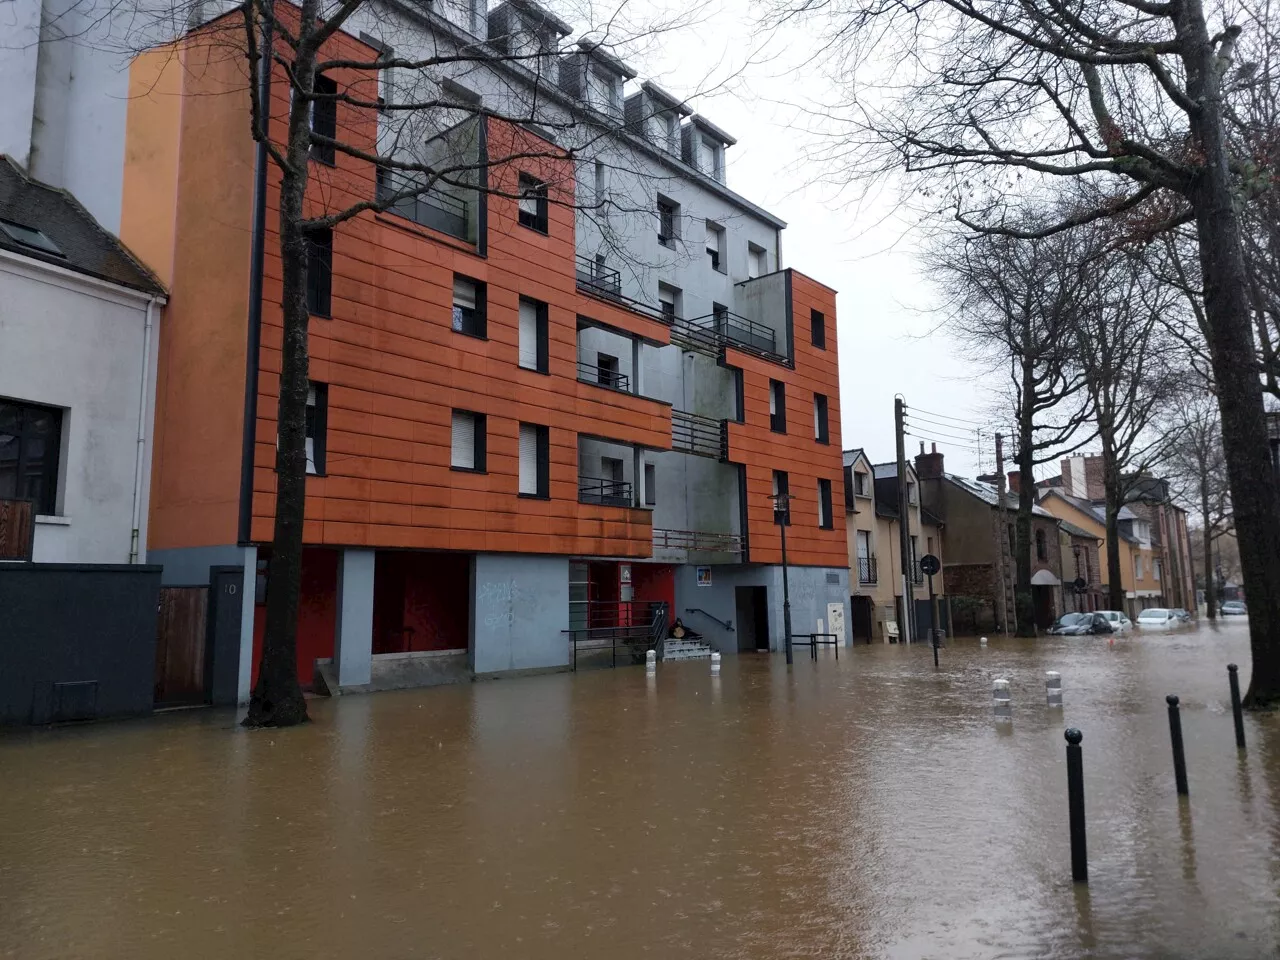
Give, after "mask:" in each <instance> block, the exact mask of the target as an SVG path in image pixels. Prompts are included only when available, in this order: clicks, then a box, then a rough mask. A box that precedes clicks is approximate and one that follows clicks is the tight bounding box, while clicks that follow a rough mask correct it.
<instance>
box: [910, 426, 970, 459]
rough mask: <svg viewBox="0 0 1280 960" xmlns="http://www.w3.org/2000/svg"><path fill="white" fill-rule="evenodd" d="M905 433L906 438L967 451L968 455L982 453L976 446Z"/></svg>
mask: <svg viewBox="0 0 1280 960" xmlns="http://www.w3.org/2000/svg"><path fill="white" fill-rule="evenodd" d="M905 432H906V435H907V436H909V437H915V438H916V439H917V440H923V441H925V442H926V443H936V444H939V445H941V446H944V447H953V448H955V449H957V450H967V451H969V452H970V453H976V454H981V453H982V448H981V447H976V446H974V445H973V444H969V443H956V442H955V441H954V440H939V439H938V438H937V437H926V436H925V435H923V434H920V433H911V432H910V431H905Z"/></svg>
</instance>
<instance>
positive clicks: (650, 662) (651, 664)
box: [644, 650, 658, 673]
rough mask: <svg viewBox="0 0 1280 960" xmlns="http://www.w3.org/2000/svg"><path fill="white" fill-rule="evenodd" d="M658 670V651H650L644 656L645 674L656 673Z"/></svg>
mask: <svg viewBox="0 0 1280 960" xmlns="http://www.w3.org/2000/svg"><path fill="white" fill-rule="evenodd" d="M657 670H658V651H656V650H650V651H649V652H648V653H646V654H645V655H644V672H645V673H656V672H657Z"/></svg>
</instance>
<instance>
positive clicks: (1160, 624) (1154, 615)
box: [1138, 607, 1182, 630]
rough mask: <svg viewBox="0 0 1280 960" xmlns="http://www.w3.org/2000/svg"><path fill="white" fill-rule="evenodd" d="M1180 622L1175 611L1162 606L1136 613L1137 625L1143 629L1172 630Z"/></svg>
mask: <svg viewBox="0 0 1280 960" xmlns="http://www.w3.org/2000/svg"><path fill="white" fill-rule="evenodd" d="M1181 623H1182V621H1181V620H1180V619H1178V615H1177V614H1176V613H1174V612H1173V611H1172V610H1166V609H1165V608H1164V607H1151V608H1150V609H1148V610H1143V611H1142V612H1141V613H1140V614H1138V626H1139V627H1141V628H1142V629H1143V630H1172V629H1173V628H1174V627H1176V626H1178V625H1179V624H1181Z"/></svg>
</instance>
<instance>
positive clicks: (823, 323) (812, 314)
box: [809, 310, 827, 350]
mask: <svg viewBox="0 0 1280 960" xmlns="http://www.w3.org/2000/svg"><path fill="white" fill-rule="evenodd" d="M809 341H810V342H811V343H812V344H813V345H814V346H815V347H817V348H818V349H819V350H825V349H827V317H826V314H824V313H823V312H822V311H821V310H810V311H809Z"/></svg>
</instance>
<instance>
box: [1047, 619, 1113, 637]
mask: <svg viewBox="0 0 1280 960" xmlns="http://www.w3.org/2000/svg"><path fill="white" fill-rule="evenodd" d="M1111 632H1112V630H1111V623H1110V621H1108V620H1107V618H1106V617H1104V616H1103V615H1102V614H1100V613H1064V614H1063V615H1062V616H1060V617H1059V618H1058V619H1057V620H1055V621H1054V623H1053V626H1051V627H1050V628H1049V633H1050V634H1051V635H1053V636H1055V637H1084V636H1088V635H1090V634H1099V633H1111Z"/></svg>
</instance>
